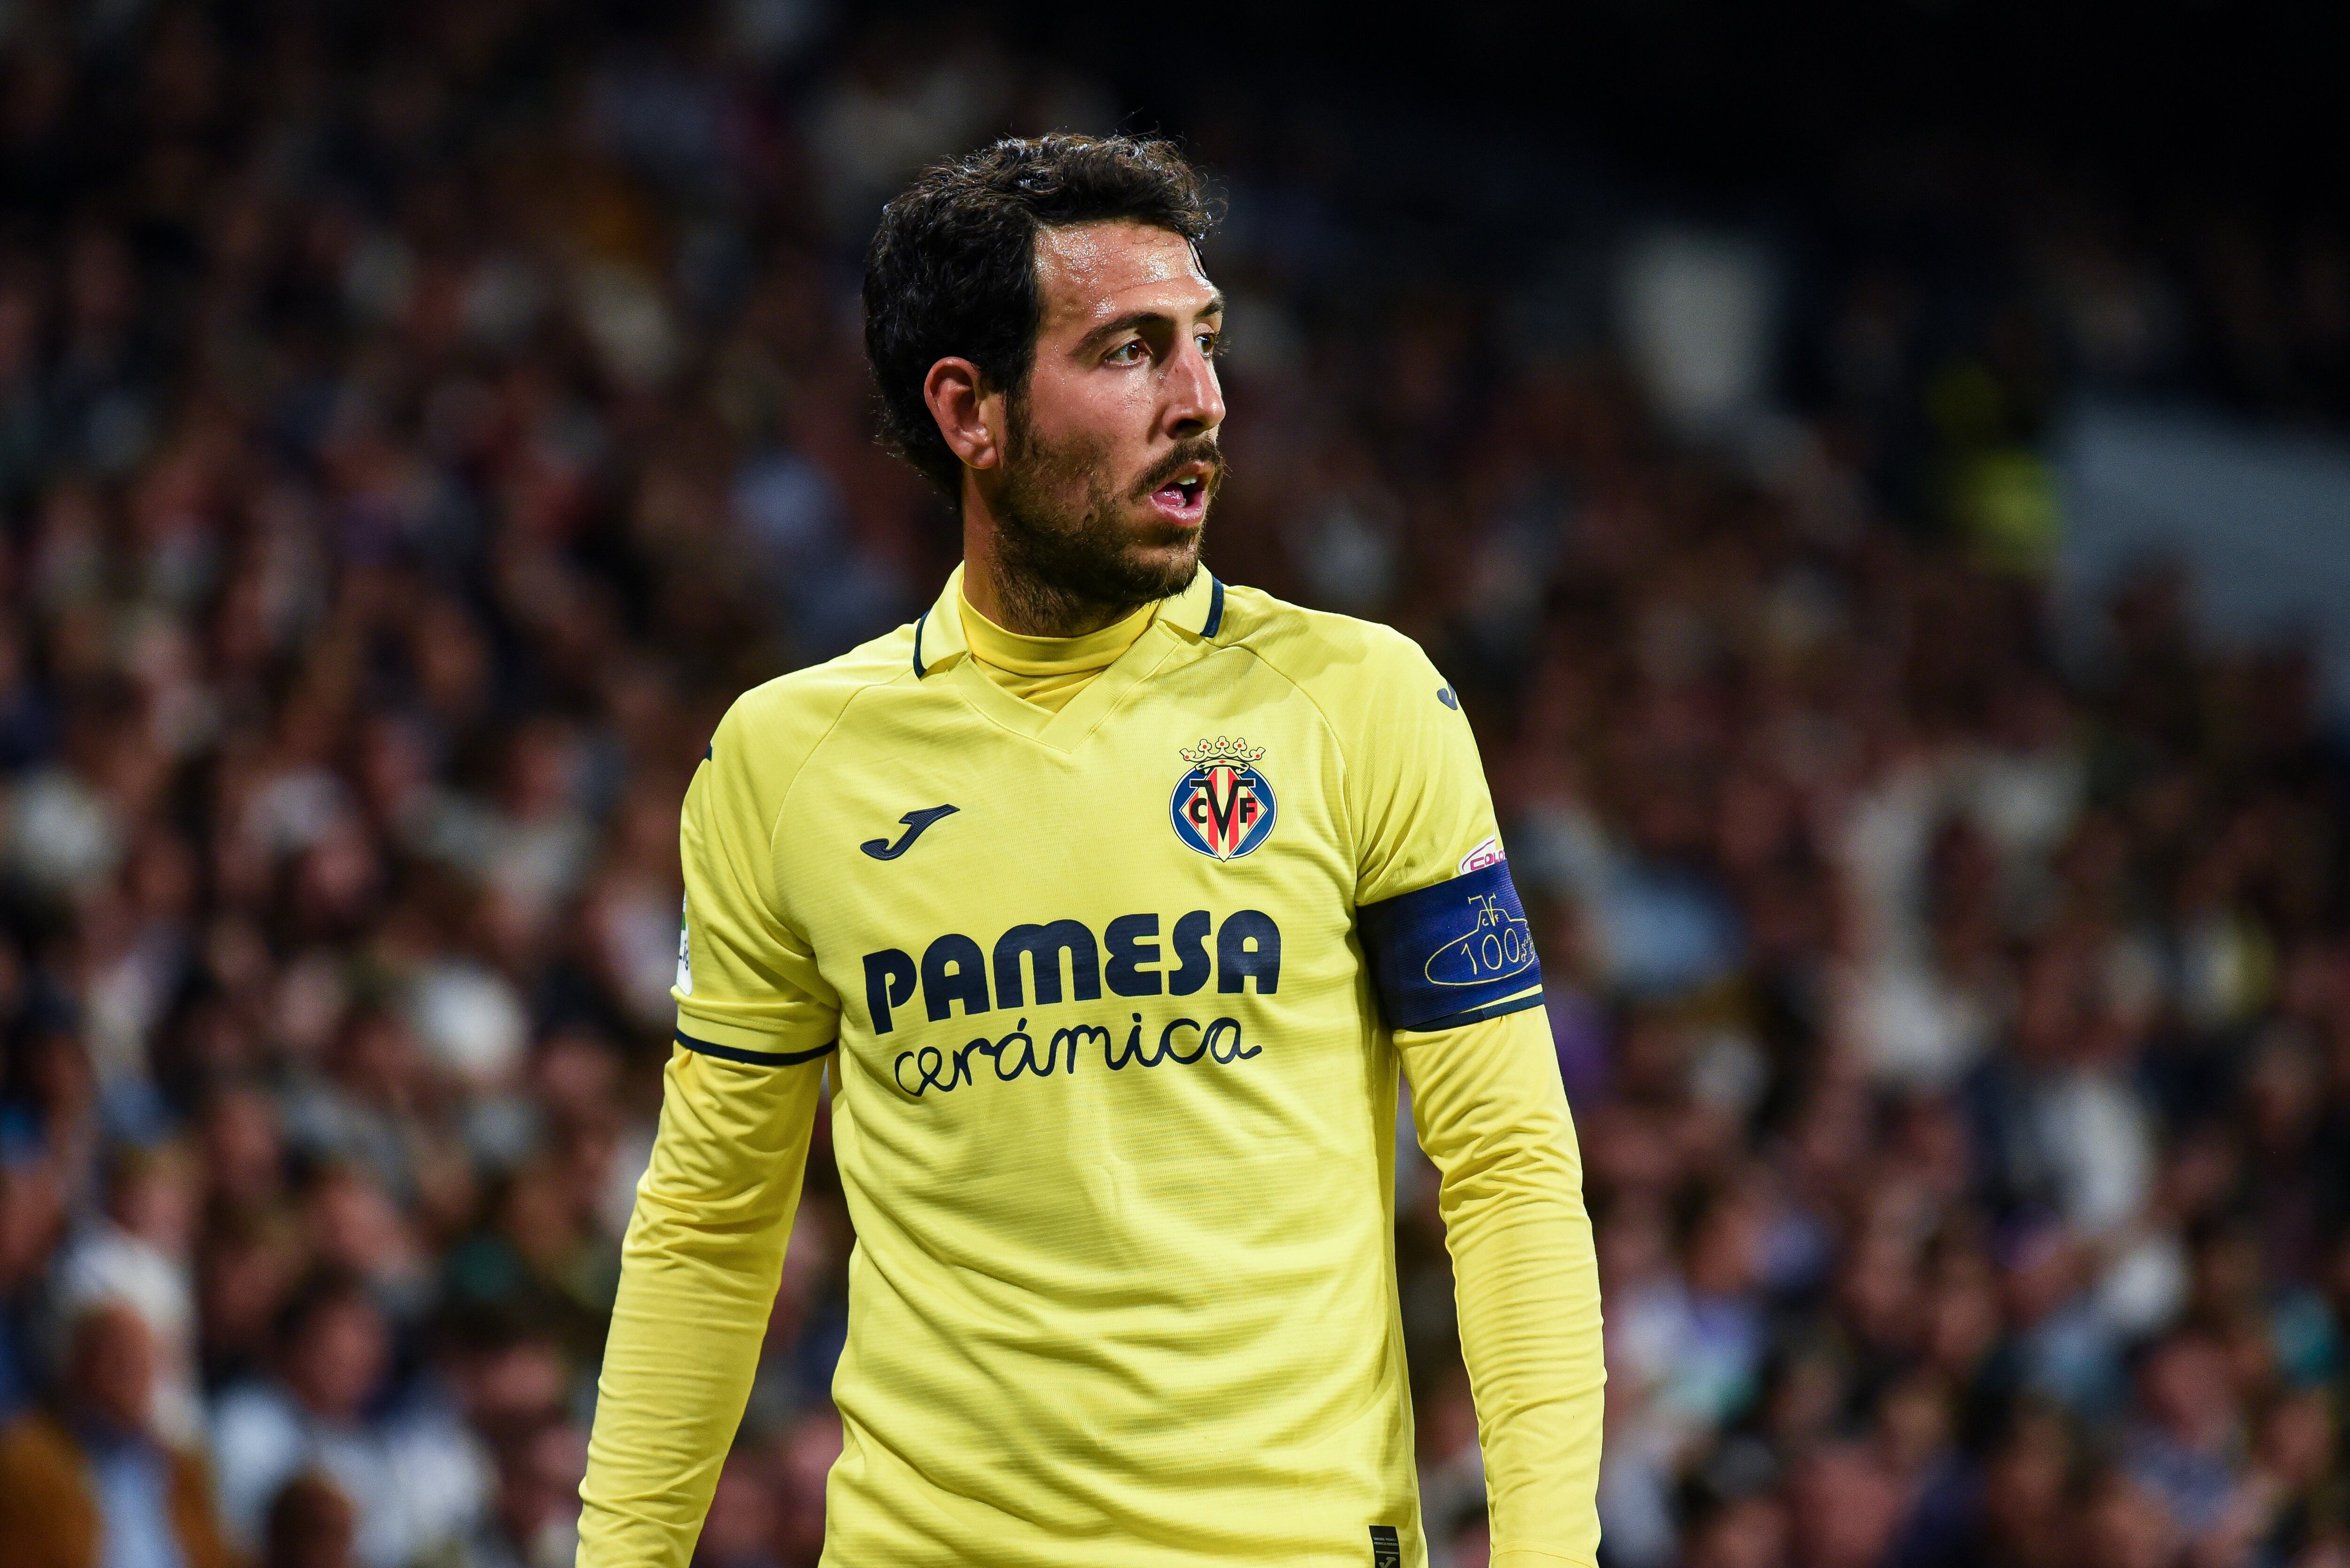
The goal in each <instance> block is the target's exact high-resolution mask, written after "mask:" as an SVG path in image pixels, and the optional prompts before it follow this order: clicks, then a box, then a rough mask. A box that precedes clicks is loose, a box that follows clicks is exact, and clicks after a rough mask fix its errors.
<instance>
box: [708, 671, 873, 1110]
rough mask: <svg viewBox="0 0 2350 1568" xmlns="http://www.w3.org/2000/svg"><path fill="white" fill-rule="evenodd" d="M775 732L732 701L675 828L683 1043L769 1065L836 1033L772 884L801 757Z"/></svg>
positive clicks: (831, 1006)
mask: <svg viewBox="0 0 2350 1568" xmlns="http://www.w3.org/2000/svg"><path fill="white" fill-rule="evenodd" d="M755 695H756V694H754V696H755ZM782 728H783V727H782V726H764V725H762V724H761V723H760V722H758V715H757V711H756V709H755V707H754V701H753V699H752V698H745V699H744V700H743V701H738V702H736V703H735V705H734V707H733V709H731V710H730V711H728V713H727V715H726V718H725V720H724V721H723V722H721V723H720V725H719V727H718V733H717V735H716V736H715V737H713V738H712V742H711V747H710V753H709V754H708V755H707V756H705V757H704V758H703V759H702V765H701V766H700V767H699V768H697V769H696V770H695V771H694V775H693V783H692V784H691V786H690V787H689V788H688V789H687V791H686V796H685V809H684V811H683V813H682V814H681V821H680V825H679V833H678V858H679V862H680V866H681V869H682V870H683V872H684V877H685V906H684V909H683V911H682V915H681V919H682V929H681V934H680V938H679V944H678V970H677V984H676V987H675V989H674V991H673V992H672V994H673V995H674V996H675V997H676V1000H677V1012H678V1020H677V1033H678V1043H679V1044H682V1045H685V1046H687V1047H689V1048H691V1049H693V1050H697V1051H703V1052H706V1053H709V1054H714V1055H718V1056H721V1057H724V1058H727V1059H730V1060H733V1061H737V1062H750V1063H754V1064H761V1065H769V1066H774V1065H785V1064H788V1062H787V1060H786V1059H797V1060H809V1059H812V1057H813V1056H815V1055H820V1054H823V1052H824V1051H826V1050H827V1049H829V1048H830V1046H831V1045H832V1044H833V1043H834V1042H835V1041H836V1040H837V1038H838V1036H839V1032H840V1031H839V1026H840V999H839V997H838V996H837V995H836V994H835V993H834V992H833V990H832V988H831V987H830V986H829V985H828V984H827V983H826V981H825V980H824V977H823V976H822V974H821V973H819V972H818V971H817V968H816V950H815V947H814V944H813V943H812V942H811V941H810V940H808V937H807V935H806V933H805V932H803V931H800V930H798V929H795V928H794V927H793V925H792V924H791V922H790V921H789V920H788V919H785V915H784V914H783V899H782V898H781V896H780V889H779V888H777V886H776V882H775V876H776V873H775V828H776V824H777V818H778V817H779V815H781V812H782V809H783V800H784V796H785V793H786V791H787V789H788V787H789V784H790V782H791V778H792V776H793V774H795V772H796V771H797V764H798V762H799V760H800V759H798V758H796V757H794V756H792V755H790V754H789V750H788V748H787V747H786V746H785V745H784V744H782V743H780V742H779V741H778V739H777V736H776V733H775V732H776V731H777V730H780V729H782Z"/></svg>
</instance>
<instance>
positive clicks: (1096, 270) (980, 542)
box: [925, 223, 1224, 637]
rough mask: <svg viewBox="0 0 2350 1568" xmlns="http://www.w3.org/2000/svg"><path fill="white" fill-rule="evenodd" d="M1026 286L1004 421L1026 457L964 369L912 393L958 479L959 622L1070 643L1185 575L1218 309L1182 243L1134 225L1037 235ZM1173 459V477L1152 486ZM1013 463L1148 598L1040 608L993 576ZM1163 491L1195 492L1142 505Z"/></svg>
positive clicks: (974, 375)
mask: <svg viewBox="0 0 2350 1568" xmlns="http://www.w3.org/2000/svg"><path fill="white" fill-rule="evenodd" d="M1036 278H1037V286H1038V288H1039V290H1040V293H1041V296H1042V298H1043V302H1044V318H1043V321H1042V324H1041V325H1040V327H1039V328H1038V331H1037V338H1036V355H1035V368H1034V369H1032V370H1031V371H1030V373H1029V377H1028V380H1027V384H1026V385H1025V386H1024V388H1023V389H1021V402H1022V407H1021V409H1020V410H1018V412H1019V414H1020V415H1021V416H1023V417H1024V421H1025V433H1026V436H1027V439H1028V441H1029V443H1030V445H1031V446H1032V447H1033V449H1034V451H1033V452H1017V451H1015V450H1014V440H1013V437H1014V424H1015V410H1014V409H1013V407H1012V399H1011V395H1010V393H1008V392H1007V391H1006V390H1005V389H1002V388H997V387H992V386H987V385H984V384H983V380H982V378H981V377H980V374H979V370H978V368H977V367H976V366H974V365H973V364H972V362H971V361H969V360H967V359H959V358H945V359H941V360H940V361H939V362H938V364H937V365H935V366H933V367H932V368H931V375H930V379H929V380H928V382H927V383H926V385H925V391H926V393H927V395H928V397H929V400H930V404H931V412H932V413H933V414H934V415H936V416H937V418H938V421H939V429H940V431H941V433H942V434H943V435H944V436H945V437H946V441H947V444H948V446H949V447H950V448H951V449H952V450H953V452H954V453H955V455H956V456H957V457H959V458H961V459H962V462H963V465H964V467H963V487H962V530H963V559H964V562H965V567H966V570H965V578H964V580H965V583H966V585H967V586H966V587H965V590H964V591H965V593H966V595H967V597H969V598H970V600H971V605H972V608H973V609H975V610H977V611H979V613H980V614H982V615H983V616H985V617H986V618H988V619H989V620H991V621H993V622H994V623H995V624H996V625H997V626H1000V627H1002V628H1004V629H1005V630H1007V631H1013V632H1017V633H1020V634H1021V635H1023V636H1029V637H1079V636H1083V635H1084V634H1086V633H1087V632H1093V631H1098V630H1100V629H1101V628H1104V627H1106V626H1109V625H1111V624H1113V623H1115V622H1117V621H1119V620H1123V619H1124V618H1126V617H1128V615H1131V614H1132V613H1133V612H1134V611H1135V610H1136V609H1138V608H1139V607H1141V606H1142V605H1143V604H1145V603H1148V602H1149V601H1150V600H1151V599H1154V598H1157V597H1163V595H1165V594H1169V593H1173V592H1176V591H1178V590H1180V588H1181V587H1183V586H1184V585H1185V584H1186V583H1188V582H1189V581H1190V578H1191V571H1192V569H1193V568H1194V567H1195V566H1197V565H1198V562H1199V558H1200V540H1201V527H1202V525H1203V524H1204V523H1205V521H1206V517H1207V512H1208V505H1209V503H1210V501H1211V499H1212V491H1213V484H1214V480H1215V478H1216V470H1215V466H1214V464H1213V462H1212V459H1211V457H1209V458H1201V457H1199V456H1197V455H1195V454H1197V453H1199V452H1201V449H1202V448H1210V449H1211V448H1212V445H1213V442H1214V441H1215V435H1216V431H1217V429H1218V427H1219V426H1221V425H1222V423H1223V421H1224V395H1223V388H1222V384H1221V383H1220V382H1219V381H1218V379H1217V377H1216V366H1215V360H1214V358H1213V355H1214V353H1215V347H1216V340H1217V338H1218V337H1219V336H1220V335H1221V334H1222V330H1223V316H1224V299H1223V296H1222V295H1221V294H1219V293H1218V292H1217V291H1216V287H1215V286H1214V285H1213V284H1211V283H1210V282H1209V281H1208V277H1207V275H1206V273H1204V272H1203V271H1201V267H1200V260H1199V254H1198V253H1197V252H1196V251H1195V250H1194V249H1193V248H1192V246H1191V242H1190V241H1188V240H1186V239H1184V238H1183V237H1182V236H1181V235H1180V234H1170V233H1168V232H1167V231H1166V230H1164V229H1157V228H1151V227H1149V226H1148V225H1146V224H1142V223H1076V224H1072V225H1070V226H1069V227H1067V228H1065V229H1051V230H1046V231H1045V233H1044V234H1041V235H1040V236H1039V237H1038V239H1037V243H1036ZM1187 457H1189V458H1191V459H1192V461H1191V462H1190V463H1189V464H1188V466H1187V467H1185V469H1184V470H1183V471H1182V472H1181V473H1180V474H1176V473H1168V472H1165V470H1166V468H1167V465H1168V464H1169V463H1170V462H1175V461H1180V460H1182V459H1184V458H1187ZM1055 458H1059V459H1061V461H1058V462H1055V461H1054V460H1055ZM1015 459H1016V460H1019V466H1020V467H1022V468H1023V469H1025V470H1029V471H1035V470H1039V469H1041V470H1043V471H1044V472H1045V473H1046V474H1048V475H1049V476H1050V477H1051V479H1052V480H1053V482H1054V483H1051V484H1050V486H1049V491H1048V493H1046V494H1045V495H1044V496H1041V497H1038V498H1036V499H1037V500H1039V501H1041V502H1043V503H1044V504H1047V505H1049V506H1051V507H1052V508H1054V509H1055V510H1057V511H1059V512H1062V513H1065V514H1072V515H1074V514H1083V513H1085V512H1087V511H1088V510H1099V511H1100V512H1102V513H1105V514H1107V515H1106V518H1105V521H1106V522H1107V524H1110V525H1112V527H1113V528H1114V530H1115V534H1116V536H1117V541H1118V545H1120V546H1121V549H1120V555H1121V557H1122V562H1123V564H1124V565H1126V566H1129V567H1131V568H1132V569H1133V570H1134V571H1136V572H1137V573H1138V574H1143V575H1155V576H1158V577H1159V579H1160V586H1159V589H1158V591H1157V592H1155V593H1150V594H1146V595H1142V596H1140V597H1130V598H1127V599H1123V600H1101V599H1074V600H1072V599H1069V598H1067V597H1063V598H1062V599H1061V600H1060V602H1055V596H1052V595H1050V594H1045V595H1041V596H1040V594H1039V592H1038V588H1039V587H1040V585H1036V584H1034V583H1025V582H1022V581H1020V580H1018V578H1017V577H1016V576H1014V574H1012V573H1011V572H1009V571H1007V569H1006V564H1005V562H1004V559H1003V556H1004V555H1005V551H1004V549H1003V533H1004V526H1005V524H1004V522H1003V510H1004V508H1005V506H1006V505H1007V504H1008V503H1010V502H1012V501H1013V500H1014V497H1013V496H1012V495H1011V494H1010V492H1011V491H1012V490H1013V488H1014V485H1015V483H1016V481H1015V479H1014V476H1013V474H1012V473H1011V472H1009V470H1010V469H1011V468H1012V467H1013V466H1014V460H1015ZM1178 477H1184V478H1192V479H1196V480H1199V481H1201V482H1202V483H1201V488H1200V489H1199V490H1198V493H1196V494H1194V495H1193V496H1192V497H1191V498H1190V499H1189V500H1188V501H1187V502H1185V503H1182V504H1170V502H1169V501H1168V500H1167V499H1166V498H1164V497H1163V496H1161V497H1159V498H1154V496H1153V495H1152V494H1151V493H1149V487H1148V483H1147V482H1155V481H1157V480H1159V479H1161V478H1165V479H1170V480H1172V479H1176V478H1178Z"/></svg>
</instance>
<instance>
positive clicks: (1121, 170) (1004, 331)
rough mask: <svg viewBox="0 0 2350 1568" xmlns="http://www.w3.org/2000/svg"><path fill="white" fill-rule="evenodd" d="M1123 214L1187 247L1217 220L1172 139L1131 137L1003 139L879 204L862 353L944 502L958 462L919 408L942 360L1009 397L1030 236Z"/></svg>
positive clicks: (1026, 306) (1032, 336)
mask: <svg viewBox="0 0 2350 1568" xmlns="http://www.w3.org/2000/svg"><path fill="white" fill-rule="evenodd" d="M1116 218H1131V219H1134V220H1136V221H1137V222H1139V223H1149V224H1150V225H1152V226H1153V227H1155V228H1161V229H1166V230H1169V231H1170V232H1172V233H1174V234H1180V235H1182V236H1183V237H1184V238H1185V239H1187V240H1191V241H1193V242H1195V243H1196V242H1197V241H1199V240H1200V239H1201V238H1203V237H1204V236H1205V235H1206V234H1207V233H1208V230H1209V228H1210V226H1211V224H1212V223H1214V216H1213V214H1212V213H1211V210H1210V207H1209V202H1208V197H1207V192H1206V188H1205V186H1204V185H1203V183H1202V182H1201V178H1200V175H1199V172H1198V171H1196V170H1194V169H1193V168H1192V167H1191V164H1190V163H1189V162H1188V161H1185V159H1184V157H1183V155H1182V153H1181V152H1180V151H1177V149H1176V147H1175V145H1174V143H1172V142H1170V141H1159V140H1146V139H1143V138H1139V137H1132V136H1106V137H1094V136H1074V135H1053V136H1040V137H1036V138H1035V139H1033V140H1023V139H1018V138H1011V137H1007V138H1005V139H1004V140H1002V141H999V142H997V143H995V144H994V145H993V147H985V148H982V149H981V150H980V151H976V152H972V153H970V154H967V155H966V156H964V157H962V158H953V159H948V160H946V161H943V162H939V163H933V164H931V166H930V167H929V168H927V169H925V170H923V171H921V173H920V175H918V176H917V177H916V178H915V180H914V182H913V183H912V184H911V185H909V186H908V187H906V189H905V190H904V191H903V192H900V193H899V196H898V198H897V199H896V200H895V201H893V202H890V203H889V205H888V206H887V207H884V208H883V209H882V210H881V226H880V227H879V229H877V230H875V231H874V234H873V244H872V248H871V249H870V250H868V252H867V253H866V257H865V357H866V358H867V360H868V361H869V362H870V363H871V365H872V367H873V379H874V381H875V383H876V384H877V385H878V386H879V389H880V392H881V425H882V436H883V439H885V440H886V441H888V442H889V445H890V446H892V447H893V448H895V449H896V450H897V452H899V454H900V455H901V456H903V457H904V458H905V459H906V461H907V462H910V463H912V464H913V465H914V466H915V467H916V468H917V469H920V471H921V472H922V474H923V476H924V477H926V478H928V479H929V480H930V481H931V483H934V484H936V485H938V486H939V488H940V489H941V490H943V491H945V492H946V493H947V495H948V497H949V498H950V499H952V498H953V497H955V496H956V495H958V494H959V493H961V490H962V463H961V462H959V461H958V460H957V459H956V457H955V454H954V452H952V451H951V449H950V448H949V447H948V446H947V443H946V438H945V437H944V436H942V435H941V434H940V433H939V427H938V421H936V420H934V419H932V418H931V410H930V406H929V405H928V404H927V403H925V402H924V401H923V400H922V382H923V380H924V379H925V378H927V377H928V376H929V375H930V373H931V366H932V365H935V364H937V363H938V362H939V361H940V360H941V359H943V358H949V357H950V356H952V357H958V358H965V359H969V360H970V361H971V362H972V364H974V365H976V366H978V367H979V371H980V374H981V375H982V376H983V377H984V378H985V379H986V381H987V383H988V384H989V385H991V386H993V387H997V388H1001V389H1003V390H1005V391H1008V392H1017V391H1018V390H1019V389H1020V388H1021V387H1022V386H1023V385H1024V383H1025V382H1026V381H1027V379H1028V372H1029V370H1030V369H1032V368H1033V367H1034V366H1035V361H1036V329H1037V327H1038V326H1039V325H1041V324H1042V322H1043V319H1044V301H1043V299H1042V297H1041V296H1039V294H1038V293H1037V288H1036V261H1035V245H1036V233H1037V231H1038V230H1040V229H1055V228H1061V227H1064V226H1066V225H1067V224H1071V223H1099V222H1102V221H1105V220H1107V219H1116Z"/></svg>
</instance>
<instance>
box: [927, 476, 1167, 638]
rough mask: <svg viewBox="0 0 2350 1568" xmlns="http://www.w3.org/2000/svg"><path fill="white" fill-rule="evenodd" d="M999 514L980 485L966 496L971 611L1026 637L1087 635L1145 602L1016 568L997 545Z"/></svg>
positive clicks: (966, 591)
mask: <svg viewBox="0 0 2350 1568" xmlns="http://www.w3.org/2000/svg"><path fill="white" fill-rule="evenodd" d="M998 538H999V535H998V533H997V530H996V524H995V516H994V514H993V513H992V512H991V511H990V510H989V509H988V506H987V503H986V499H985V498H984V497H983V496H982V495H980V494H979V493H977V486H975V485H966V487H965V489H964V491H963V498H962V597H964V598H966V599H968V600H970V601H971V607H972V608H973V609H975V610H977V611H978V612H979V613H980V614H982V615H983V616H985V617H986V618H988V619H990V620H992V621H993V622H994V623H995V624H996V625H998V626H1000V627H1002V628H1003V629H1004V630H1006V631H1013V632H1018V633H1019V634H1020V635H1021V636H1022V637H1084V636H1086V635H1087V633H1089V632H1096V631H1099V630H1101V628H1104V627H1106V626H1115V625H1117V624H1118V622H1119V621H1122V620H1124V619H1125V618H1127V617H1128V616H1130V615H1132V614H1133V613H1134V612H1135V611H1136V610H1139V609H1140V608H1141V607H1142V606H1143V604H1144V602H1145V601H1143V600H1141V599H1136V600H1134V601H1133V602H1131V603H1129V604H1111V603H1107V602H1105V601H1102V600H1099V599H1093V598H1087V597H1084V596H1082V595H1078V594H1073V593H1070V592H1068V591H1067V590H1066V589H1064V588H1058V587H1054V586H1053V585H1052V584H1050V583H1045V582H1039V581H1038V580H1037V579H1036V578H1035V576H1031V575H1029V574H1026V573H1023V572H1018V571H1015V570H1013V569H1012V568H1011V567H1010V566H1009V565H1008V563H1006V562H1005V561H1004V559H1003V552H1002V551H1001V550H1000V549H999V548H998V547H997V543H998Z"/></svg>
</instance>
